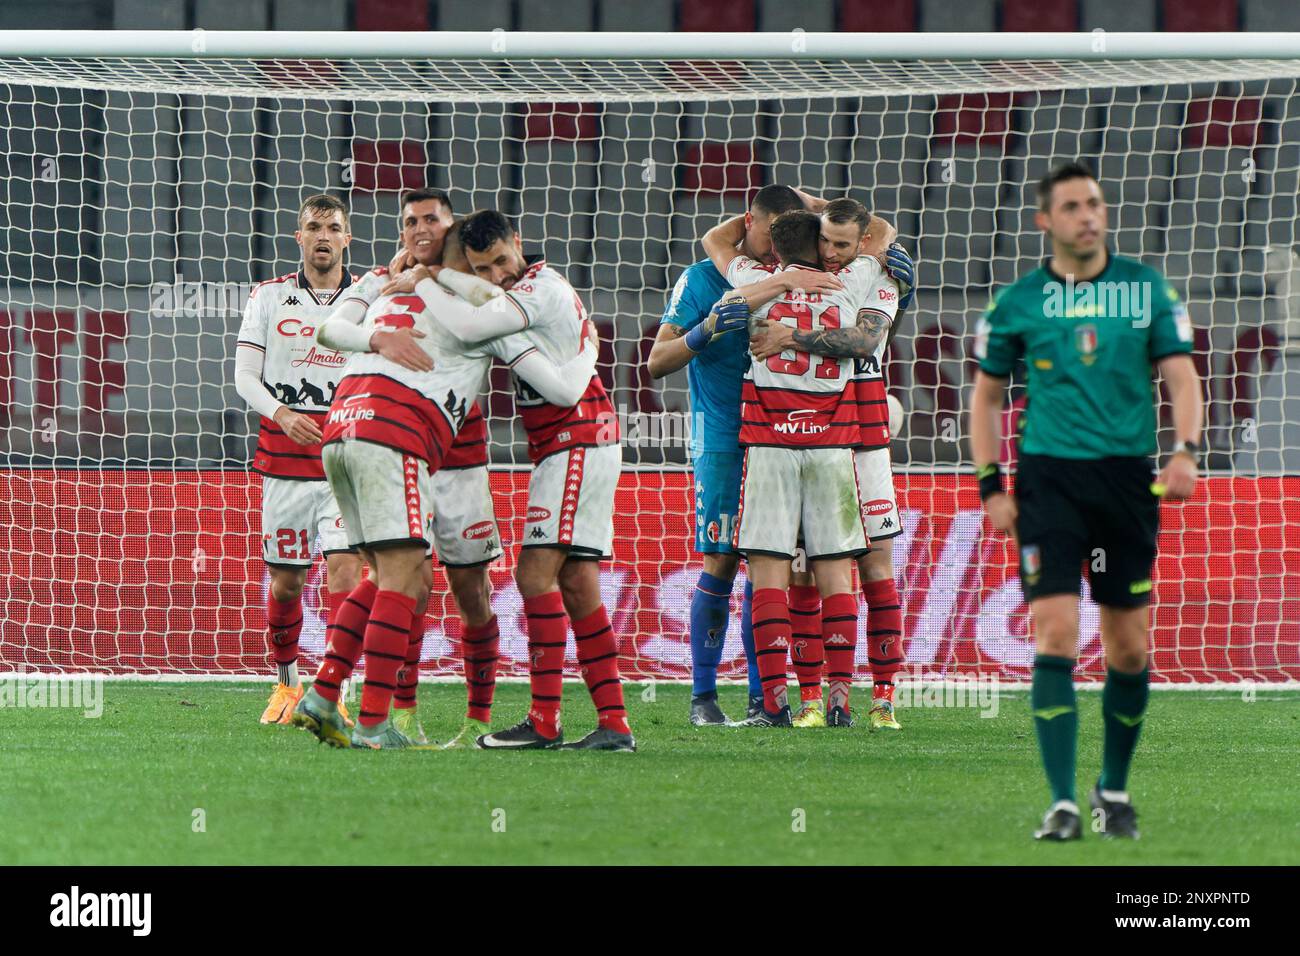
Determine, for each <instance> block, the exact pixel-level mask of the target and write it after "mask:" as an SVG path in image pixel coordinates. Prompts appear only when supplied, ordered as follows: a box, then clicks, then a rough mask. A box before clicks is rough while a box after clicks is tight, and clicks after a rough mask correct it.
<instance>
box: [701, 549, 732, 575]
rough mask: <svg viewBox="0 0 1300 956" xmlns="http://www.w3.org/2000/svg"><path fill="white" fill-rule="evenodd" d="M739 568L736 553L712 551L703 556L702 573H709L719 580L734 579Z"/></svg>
mask: <svg viewBox="0 0 1300 956" xmlns="http://www.w3.org/2000/svg"><path fill="white" fill-rule="evenodd" d="M739 570H740V555H738V554H728V553H714V554H706V555H705V556H704V573H705V574H711V575H713V577H715V578H717V579H718V580H720V581H734V580H735V579H736V572H738V571H739Z"/></svg>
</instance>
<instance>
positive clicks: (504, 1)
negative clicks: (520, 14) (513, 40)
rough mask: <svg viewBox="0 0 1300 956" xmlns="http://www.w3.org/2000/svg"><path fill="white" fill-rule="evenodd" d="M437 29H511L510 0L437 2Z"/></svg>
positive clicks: (512, 19) (512, 16)
mask: <svg viewBox="0 0 1300 956" xmlns="http://www.w3.org/2000/svg"><path fill="white" fill-rule="evenodd" d="M435 6H436V7H437V10H438V13H437V24H438V29H439V30H498V29H499V30H513V29H514V15H513V13H512V12H511V8H512V4H511V2H510V0H474V2H473V3H439V4H435Z"/></svg>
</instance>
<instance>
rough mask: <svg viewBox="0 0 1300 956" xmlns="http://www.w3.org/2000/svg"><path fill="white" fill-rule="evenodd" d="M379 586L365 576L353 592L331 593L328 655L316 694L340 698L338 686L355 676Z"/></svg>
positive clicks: (326, 650)
mask: <svg viewBox="0 0 1300 956" xmlns="http://www.w3.org/2000/svg"><path fill="white" fill-rule="evenodd" d="M378 593H379V588H378V587H377V586H376V585H375V582H374V581H373V580H371V579H370V578H364V579H362V581H361V583H360V584H358V585H357V586H356V587H355V588H353V589H352V593H351V594H342V593H337V594H336V593H333V592H331V593H330V595H329V601H330V610H329V616H328V618H327V620H326V626H325V643H326V649H325V657H324V659H323V660H321V662H320V670H318V671H317V672H316V683H315V684H314V685H312V686H314V687H315V688H316V693H318V694H320V695H321V696H322V697H324V698H325V699H326V700H332V701H333V702H334V703H336V704H337V703H338V701H339V689H340V688H341V687H342V686H343V682H344V681H345V680H347V679H348V678H349V677H351V676H352V670H353V668H355V667H356V666H357V661H359V660H360V659H361V649H362V645H363V642H364V640H365V634H366V624H367V623H368V622H369V620H370V609H371V607H372V606H373V605H374V603H375V595H376V594H378Z"/></svg>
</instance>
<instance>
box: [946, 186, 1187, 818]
mask: <svg viewBox="0 0 1300 956" xmlns="http://www.w3.org/2000/svg"><path fill="white" fill-rule="evenodd" d="M1035 221H1036V222H1037V225H1038V228H1039V229H1041V230H1043V231H1044V232H1045V233H1047V235H1048V237H1049V238H1050V240H1051V246H1052V255H1051V258H1050V259H1048V260H1047V261H1046V262H1045V263H1044V264H1043V265H1042V266H1041V267H1040V268H1038V269H1035V270H1034V271H1033V272H1031V273H1029V274H1028V275H1026V276H1023V277H1022V278H1021V279H1020V280H1019V281H1018V282H1016V283H1015V284H1014V285H1012V286H1010V287H1009V288H1006V289H1004V290H1002V292H1001V293H1000V294H999V295H998V296H997V297H996V298H995V299H994V301H993V304H992V305H991V306H990V307H989V310H988V311H987V312H986V313H985V315H984V318H983V319H982V320H981V322H980V323H979V329H978V332H977V335H976V340H975V355H976V357H977V358H978V359H979V362H980V367H979V372H978V374H977V375H976V379H975V391H974V395H973V396H972V399H971V415H970V435H971V453H972V456H973V457H974V459H975V466H976V470H977V473H978V475H979V483H980V497H981V498H982V499H983V501H984V507H985V510H986V511H987V512H988V515H989V521H990V522H991V524H992V525H993V527H994V528H995V529H997V530H999V531H1004V532H1008V533H1011V534H1013V535H1015V538H1016V542H1017V545H1018V547H1019V551H1020V583H1021V588H1022V589H1023V591H1024V594H1025V598H1026V599H1027V600H1028V601H1029V607H1030V612H1031V614H1032V615H1033V620H1034V636H1035V643H1036V651H1037V655H1036V656H1035V658H1034V670H1033V690H1032V693H1031V703H1030V706H1031V708H1032V712H1033V718H1034V727H1035V729H1036V731H1037V736H1038V748H1039V752H1040V754H1041V756H1042V761H1043V768H1044V770H1045V771H1046V774H1047V782H1048V785H1049V787H1050V789H1051V795H1052V804H1051V806H1050V807H1049V808H1048V811H1047V814H1046V815H1045V817H1044V819H1043V823H1042V826H1041V827H1040V828H1039V829H1038V830H1037V831H1036V832H1035V834H1034V836H1035V838H1036V839H1040V840H1073V839H1078V838H1079V836H1080V835H1081V827H1080V824H1079V808H1078V805H1077V804H1076V802H1075V789H1074V780H1075V748H1076V734H1077V727H1078V714H1077V711H1076V708H1075V694H1074V678H1073V674H1072V672H1073V669H1074V661H1075V656H1076V654H1077V652H1078V640H1079V587H1080V565H1081V564H1082V563H1084V562H1087V564H1088V578H1089V582H1090V583H1091V586H1092V597H1093V600H1095V601H1096V602H1097V603H1098V604H1099V605H1101V640H1102V644H1103V646H1104V647H1105V653H1106V668H1107V669H1106V685H1105V690H1104V691H1103V693H1102V699H1101V714H1102V724H1103V727H1104V732H1103V746H1102V755H1101V776H1100V777H1099V778H1098V780H1097V784H1096V786H1095V787H1093V789H1092V791H1091V793H1090V794H1089V802H1090V803H1091V804H1092V808H1093V811H1094V819H1096V820H1098V822H1099V823H1100V825H1101V826H1102V827H1103V830H1102V832H1103V833H1104V834H1105V835H1106V836H1108V837H1128V838H1132V839H1136V838H1137V836H1138V828H1137V814H1136V812H1135V811H1134V809H1133V803H1132V800H1131V799H1130V797H1129V793H1128V775H1129V765H1130V762H1131V761H1132V757H1133V752H1134V749H1135V748H1136V746H1137V741H1138V734H1139V733H1140V731H1141V729H1142V724H1143V720H1144V716H1145V713H1146V706H1147V692H1148V669H1147V643H1148V640H1149V637H1148V629H1149V619H1148V613H1147V605H1148V603H1149V601H1150V598H1151V568H1152V565H1153V563H1154V561H1155V555H1156V534H1157V531H1158V528H1159V499H1158V495H1160V494H1162V493H1163V494H1164V496H1165V497H1167V498H1171V499H1183V498H1188V497H1190V496H1191V495H1192V494H1193V493H1194V491H1195V490H1196V482H1197V463H1198V453H1197V449H1198V446H1199V444H1200V435H1201V414H1202V411H1201V386H1200V382H1199V381H1198V378H1197V374H1196V369H1195V367H1194V365H1193V364H1192V357H1191V354H1190V353H1191V351H1192V327H1191V324H1190V323H1189V321H1188V318H1187V310H1186V308H1185V307H1184V306H1183V304H1182V303H1181V302H1180V301H1179V299H1178V296H1177V294H1176V293H1175V292H1174V291H1173V289H1171V288H1170V287H1169V285H1168V284H1167V283H1166V282H1165V279H1164V277H1163V276H1161V275H1160V274H1159V273H1158V272H1156V271H1155V270H1154V269H1152V268H1150V267H1149V266H1146V265H1143V264H1142V263H1140V262H1137V261H1135V260H1132V259H1125V258H1122V257H1120V256H1116V255H1114V254H1112V253H1111V252H1110V250H1108V249H1107V248H1106V228H1107V210H1106V201H1105V198H1104V196H1103V195H1102V190H1101V186H1100V185H1099V183H1098V182H1097V179H1096V177H1095V176H1093V174H1092V172H1091V171H1090V170H1089V169H1088V168H1087V167H1086V166H1083V165H1082V164H1079V163H1068V164H1066V165H1063V166H1060V167H1057V168H1056V169H1054V170H1052V171H1051V172H1050V173H1048V175H1047V176H1045V177H1044V178H1043V180H1042V181H1041V182H1040V183H1039V185H1038V212H1037V214H1036V217H1035ZM1021 360H1023V361H1024V363H1025V369H1026V379H1025V390H1026V394H1027V396H1028V398H1029V404H1028V409H1027V411H1026V413H1025V418H1024V425H1023V427H1022V429H1021V437H1020V448H1019V466H1018V468H1017V471H1016V482H1015V495H1014V497H1013V496H1012V495H1011V494H1010V493H1008V492H1007V491H1006V489H1005V488H1004V487H1003V480H1002V472H1001V468H1000V466H999V459H1000V456H999V451H1000V447H1001V441H1002V436H1001V434H1000V431H1001V429H1000V418H1001V414H1002V403H1003V399H1004V397H1005V394H1006V389H1007V382H1008V379H1009V378H1010V376H1011V373H1012V372H1013V370H1014V369H1015V368H1016V366H1017V365H1018V364H1019V363H1020V362H1021ZM1153 367H1154V369H1155V370H1156V371H1157V372H1159V374H1160V375H1161V376H1162V377H1163V378H1164V380H1165V384H1166V385H1167V386H1168V389H1169V397H1170V400H1171V402H1172V404H1173V422H1174V437H1175V439H1176V441H1177V445H1176V446H1175V450H1174V452H1173V454H1172V455H1171V456H1170V457H1169V458H1168V459H1166V461H1165V465H1164V468H1163V469H1162V470H1161V471H1160V475H1159V478H1157V479H1156V480H1155V483H1154V484H1153V482H1152V479H1153V474H1152V466H1151V456H1152V455H1153V454H1155V453H1156V451H1157V445H1156V414H1155V388H1154V385H1153V383H1152V370H1153Z"/></svg>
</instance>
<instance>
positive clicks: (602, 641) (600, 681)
mask: <svg viewBox="0 0 1300 956" xmlns="http://www.w3.org/2000/svg"><path fill="white" fill-rule="evenodd" d="M573 640H574V642H575V643H576V644H577V646H578V664H579V665H580V666H581V668H582V679H583V680H584V681H586V682H587V691H588V692H589V693H590V694H591V702H592V703H593V704H595V706H596V722H597V723H598V724H600V726H602V727H604V728H606V729H608V730H612V731H615V732H616V733H620V734H630V733H631V732H632V730H631V728H629V727H628V725H627V710H626V708H624V706H623V682H622V680H621V679H620V678H619V674H618V640H617V639H616V638H615V637H614V628H613V627H611V626H610V623H609V615H608V614H607V613H606V611H605V605H603V604H602V605H600V606H599V607H598V608H596V610H594V611H592V612H591V613H590V614H588V615H587V616H586V617H584V618H582V619H581V620H577V621H574V622H573Z"/></svg>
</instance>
